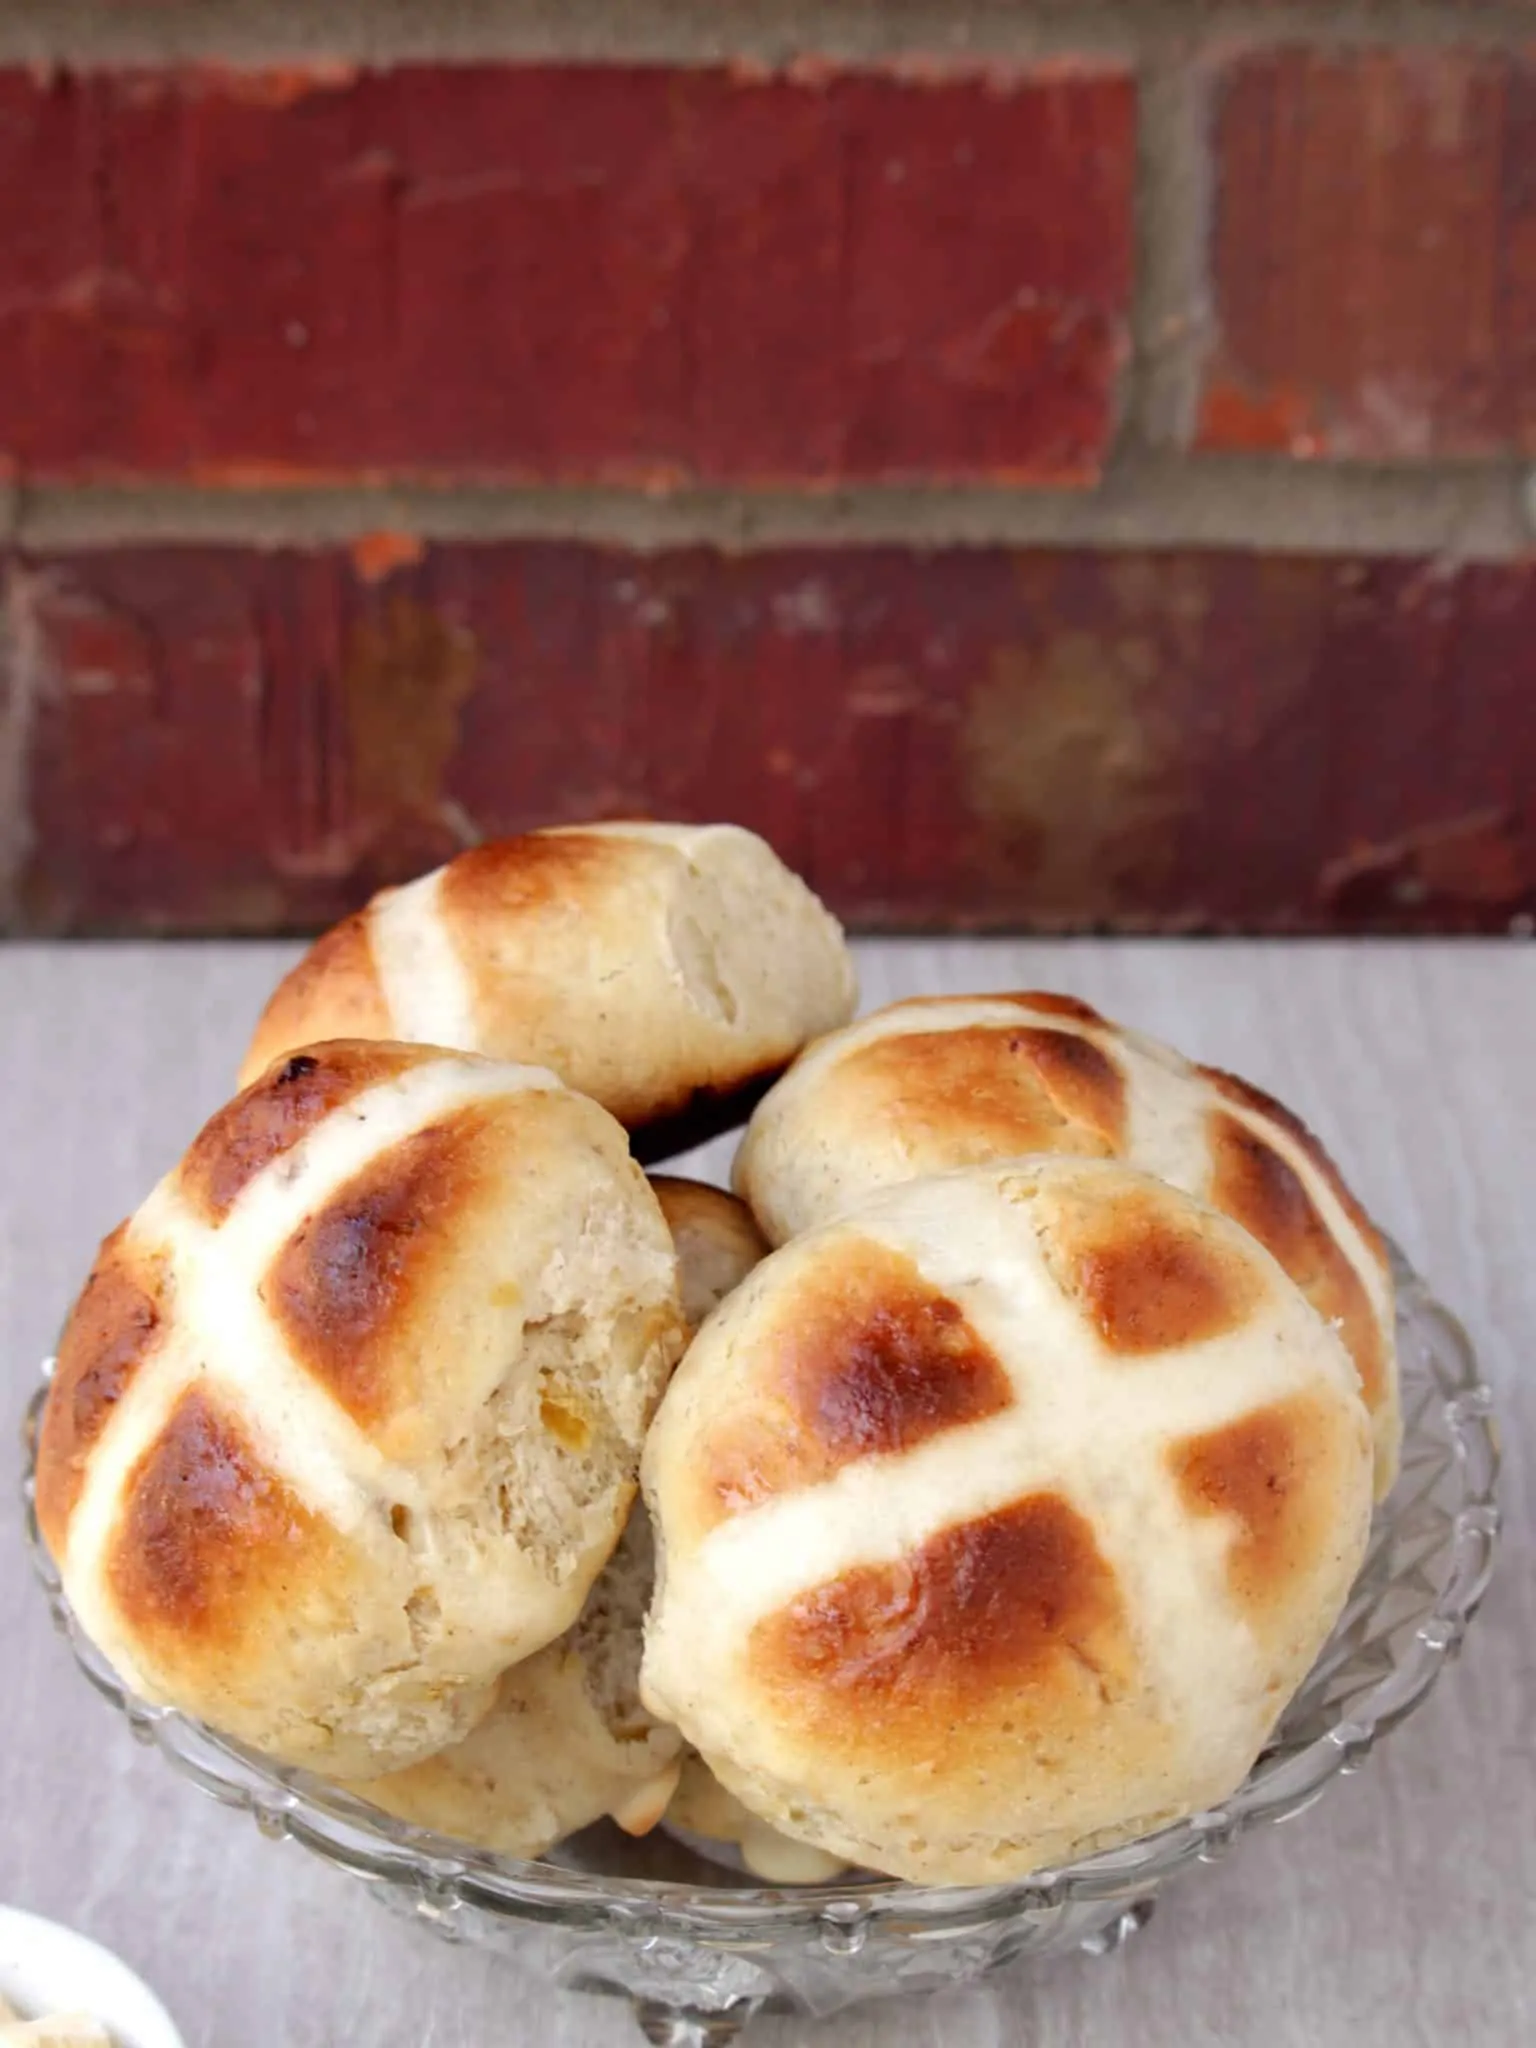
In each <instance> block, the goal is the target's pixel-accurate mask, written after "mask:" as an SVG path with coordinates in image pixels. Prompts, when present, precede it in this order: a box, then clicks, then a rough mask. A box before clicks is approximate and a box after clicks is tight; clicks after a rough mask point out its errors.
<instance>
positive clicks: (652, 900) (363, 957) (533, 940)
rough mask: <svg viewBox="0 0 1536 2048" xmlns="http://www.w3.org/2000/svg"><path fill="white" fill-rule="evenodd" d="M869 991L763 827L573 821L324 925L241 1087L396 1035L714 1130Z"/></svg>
mask: <svg viewBox="0 0 1536 2048" xmlns="http://www.w3.org/2000/svg"><path fill="white" fill-rule="evenodd" d="M855 999H856V988H855V982H854V975H853V969H852V965H851V962H850V959H849V955H848V951H847V947H846V946H845V944H844V941H843V936H842V932H841V930H840V929H839V927H838V925H837V923H836V920H835V919H833V918H832V917H831V916H830V915H829V913H828V912H827V911H826V910H825V909H824V908H823V907H822V905H821V904H820V903H819V902H818V901H817V899H816V898H815V896H813V895H812V893H811V892H810V890H809V889H807V888H806V887H805V885H804V884H803V883H802V882H801V881H800V880H799V879H798V878H797V877H796V876H794V875H792V874H791V873H790V871H789V870H788V869H787V868H786V867H785V866H784V865H783V863H782V862H781V861H779V860H778V858H777V857H776V856H775V855H774V853H773V852H772V850H771V849H770V848H769V847H768V846H767V845H766V844H765V843H764V842H763V841H762V840H761V839H759V838H757V837H756V836H755V835H754V834H752V833H750V832H745V831H742V830H741V829H740V828H738V827H735V826H719V825H716V826H689V825H645V824H604V825H591V826H582V827H570V828H565V827H562V828H558V829H552V830H548V831H542V832H530V833H525V834H523V835H522V836H521V837H519V838H515V839H504V840H498V841H495V842H493V843H490V844H487V845H484V846H477V847H474V848H472V849H471V850H470V851H468V852H466V853H462V854H460V855H459V856H458V857H457V858H456V859H455V860H452V861H450V862H449V863H448V864H447V866H446V867H443V868H439V869H437V870H435V871H434V872H433V873H431V874H429V875H424V876H422V877H421V878H420V879H419V880H418V881H415V882H411V883H409V884H407V885H406V886H404V887H402V888H397V889H386V890H383V891H382V892H381V893H380V894H379V895H378V896H376V897H375V898H374V899H373V901H372V902H371V903H370V904H368V906H367V907H366V908H365V909H364V910H362V911H360V912H359V913H358V914H357V915H356V916H353V917H350V918H347V919H346V920H345V921H344V922H343V923H341V924H339V925H337V926H336V927H335V929H334V930H332V931H330V932H327V933H326V934H325V936H324V937H323V938H321V939H320V940H318V941H317V942H316V944H315V945H314V947H312V948H311V950H310V952H309V953H308V954H307V955H306V956H305V958H304V959H303V960H301V961H300V962H299V964H298V965H297V966H296V967H295V968H294V969H293V971H292V973H291V974H290V975H289V976H288V977H287V979H286V980H285V981H284V982H283V983H282V985H281V986H280V987H279V988H278V990H277V991H276V993H275V994H274V995H273V997H272V1000H271V1001H270V1003H269V1004H268V1006H267V1009H266V1012H265V1014H264V1015H263V1017H262V1019H261V1022H260V1024H259V1025H258V1027H257V1031H256V1035H255V1038H254V1040H253V1042H252V1045H251V1047H250V1050H249V1052H248V1054H247V1057H246V1061H245V1065H244V1067H243V1069H242V1079H245V1080H248V1079H250V1078H252V1077H253V1076H254V1075H255V1074H256V1073H257V1072H259V1071H260V1070H261V1069H262V1068H263V1067H264V1066H265V1065H266V1064H267V1063H268V1062H269V1061H270V1060H271V1059H273V1058H274V1057H276V1056H277V1055H278V1054H279V1053H281V1052H284V1051H286V1050H288V1049H289V1048H290V1047H291V1046H293V1045H294V1044H308V1043H311V1042H315V1041H319V1040H324V1039H327V1038H331V1037H375V1036H377V1037H387V1038H395V1039H403V1040H410V1041H413V1042H414V1041H421V1042H425V1043H430V1044H438V1045H447V1046H454V1047H457V1048H460V1049H462V1050H464V1051H469V1052H481V1053H487V1054H490V1055H492V1056H494V1057H496V1058H499V1059H511V1060H518V1061H524V1062H529V1063H532V1064H536V1065H539V1066H546V1067H549V1068H551V1069H553V1071H554V1072H556V1073H558V1074H559V1075H560V1076H561V1078H562V1079H563V1080H565V1081H566V1082H568V1083H569V1085H570V1086H571V1087H573V1088H576V1089H578V1090H579V1091H580V1092H581V1093H583V1094H586V1095H590V1096H592V1097H593V1098H594V1099H595V1100H596V1101H598V1102H601V1103H602V1104H603V1105H604V1107H605V1108H607V1109H609V1110H610V1111H612V1113H613V1114H614V1115H615V1116H617V1117H618V1118H619V1120H620V1121H621V1122H622V1123H624V1124H625V1125H626V1126H627V1127H628V1128H629V1129H631V1130H641V1129H647V1128H649V1127H652V1126H655V1125H659V1124H664V1123H670V1122H672V1121H673V1120H687V1119H689V1118H696V1119H697V1120H698V1121H699V1126H700V1129H701V1130H702V1129H705V1128H707V1127H708V1125H709V1121H710V1120H711V1119H713V1120H714V1121H716V1122H718V1121H719V1120H721V1119H722V1118H725V1117H726V1116H728V1115H729V1105H730V1104H732V1103H734V1102H736V1101H737V1100H738V1099H739V1098H745V1101H744V1105H743V1107H742V1109H741V1111H740V1113H741V1114H744V1113H745V1107H747V1106H750V1099H751V1097H752V1096H753V1095H754V1093H755V1092H758V1091H760V1089H761V1087H762V1086H763V1085H764V1083H765V1082H766V1081H767V1080H768V1079H769V1078H771V1077H772V1075H774V1074H775V1073H777V1072H779V1071H781V1070H782V1068H783V1067H784V1066H785V1065H786V1064H787V1062H788V1061H789V1060H790V1059H791V1058H793V1056H794V1054H795V1053H796V1052H797V1051H798V1050H799V1049H800V1047H801V1046H802V1045H804V1044H805V1043H806V1042H807V1041H808V1040H809V1039H811V1038H813V1037H815V1036H816V1035H817V1034H818V1033H820V1032H822V1031H826V1030H830V1029H831V1028H832V1027H833V1026H834V1025H837V1024H840V1023H842V1022H844V1021H845V1020H846V1019H847V1018H848V1017H849V1016H851V1015H852V1012H853V1007H854V1002H855ZM694 1135H696V1133H695V1132H693V1131H685V1132H681V1133H679V1140H678V1142H679V1144H681V1142H682V1141H683V1139H684V1138H685V1137H686V1138H692V1137H693V1136H694Z"/></svg>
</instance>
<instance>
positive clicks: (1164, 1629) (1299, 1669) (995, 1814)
mask: <svg viewBox="0 0 1536 2048" xmlns="http://www.w3.org/2000/svg"><path fill="white" fill-rule="evenodd" d="M643 1477H644V1484H645V1488H646V1493H647V1498H648V1501H649V1504H650V1507H651V1512H652V1516H653V1519H654V1521H655V1523H656V1526H657V1529H658V1532H659V1538H660V1543H659V1548H660V1553H661V1558H662V1565H661V1571H660V1579H659V1585H658V1591H657V1596H656V1602H655V1605H654V1607H653V1611H652V1617H651V1623H650V1628H649V1631H648V1636H647V1647H646V1657H645V1664H644V1667H643V1673H642V1691H643V1694H644V1697H645V1698H646V1700H647V1702H648V1704H649V1705H650V1706H651V1708H652V1710H653V1711H654V1712H655V1713H657V1714H658V1715H661V1716H663V1717H665V1718H668V1719H671V1720H673V1721H675V1722H676V1723H677V1725H678V1726H680V1727H681V1729H682V1730H683V1733H684V1734H685V1735H686V1736H687V1738H688V1740H689V1742H690V1743H691V1744H692V1745H693V1746H694V1747H695V1748H696V1749H697V1750H698V1751H699V1752H700V1754H701V1755H702V1756H703V1758H704V1760H705V1762H706V1763H707V1764H708V1765H709V1766H710V1768H711V1769H712V1770H713V1771H714V1773H715V1774H716V1776H717V1777H718V1778H719V1779H720V1781H721V1783H722V1784H723V1785H724V1786H725V1788H726V1789H727V1791H729V1792H731V1793H734V1794H735V1795H736V1796H737V1797H738V1798H739V1799H740V1800H741V1801H742V1802H743V1803H744V1804H745V1805H746V1806H747V1807H748V1808H749V1809H750V1810H751V1811H752V1812H753V1813H755V1814H756V1815H758V1816H759V1817H760V1818H762V1819H764V1820H766V1821H767V1822H769V1823H770V1824H771V1825H774V1826H779V1827H782V1828H784V1829H785V1830H787V1831H788V1832H789V1833H791V1834H793V1835H795V1836H797V1837H799V1838H801V1839H803V1840H805V1841H808V1842H810V1843H812V1844H814V1845H815V1846H817V1847H819V1848H821V1849H824V1850H826V1851H828V1852H829V1853H830V1854H833V1855H835V1856H839V1857H842V1858H844V1859H846V1860H847V1861H848V1862H851V1863H854V1864H858V1865H861V1866H867V1867H870V1868H873V1869H877V1870H883V1871H887V1872H890V1873H892V1874H894V1875H897V1876H901V1877H906V1878H910V1879H913V1880H916V1881H921V1882H933V1883H985V1882H990V1881H992V1880H995V1879H1000V1878H1010V1877H1018V1876H1023V1875H1025V1874H1027V1873H1028V1872H1030V1871H1031V1870H1034V1869H1036V1868H1039V1867H1041V1866H1043V1865H1045V1864H1047V1863H1052V1862H1055V1861H1058V1860H1060V1859H1062V1858H1064V1857H1067V1856H1072V1855H1076V1854H1079V1853H1082V1852H1084V1851H1086V1850H1089V1849H1092V1848H1095V1847H1101V1846H1105V1845H1107V1844H1109V1843H1112V1842H1118V1841H1124V1840H1127V1839H1130V1838H1131V1837H1133V1836H1135V1835H1138V1834H1141V1833H1144V1832H1146V1831H1147V1830H1148V1829H1150V1828H1153V1827H1155V1826H1158V1825H1160V1824H1162V1823H1163V1822H1166V1821H1169V1820H1172V1819H1174V1818H1176V1817H1178V1816H1180V1815H1182V1814H1185V1813H1188V1812H1190V1811H1193V1810H1195V1809H1197V1808H1199V1807H1201V1806H1203V1805H1206V1804H1208V1803H1212V1802H1214V1801H1216V1800H1219V1799H1221V1798H1223V1797H1225V1796H1226V1795H1227V1794H1229V1793H1230V1792H1231V1791H1232V1790H1233V1789H1234V1788H1235V1786H1236V1785H1237V1784H1238V1783H1239V1782H1240V1781H1241V1779H1242V1778H1243V1776H1244V1775H1245V1773H1246V1772H1247V1770H1248V1769H1249V1768H1250V1767H1251V1765H1252V1763H1253V1761H1254V1758H1255V1756H1256V1755H1257V1754H1258V1751H1259V1749H1260V1747H1261V1746H1262V1744H1263V1742H1264V1740H1265V1739H1266V1737H1267V1736H1268V1734H1269V1732H1270V1729H1271V1727H1272V1726H1273V1723H1274V1721H1275V1719H1276V1717H1277V1716H1278V1714H1279V1712H1280V1710H1281V1708H1282V1707H1283V1706H1284V1704H1285V1702H1286V1701H1287V1700H1288V1699H1289V1697H1290V1696H1291V1694H1292V1693H1293V1691H1294V1690H1295V1688H1296V1687H1297V1685H1299V1683H1300V1682H1301V1679H1302V1678H1303V1676H1304V1675H1305V1673H1306V1671H1307V1670H1308V1669H1309V1668H1310V1666H1311V1664H1312V1662H1313V1660H1314V1658H1315V1657H1316V1654H1317V1652H1318V1650H1319V1649H1320V1647H1321V1645H1322V1643H1323V1642H1324V1640H1325V1639H1326V1637H1327V1635H1328V1632H1329V1630H1330V1629H1331V1627H1332V1626H1333V1623H1334V1621H1335V1620H1336V1618H1337V1615H1338V1613H1339V1611H1340V1609H1341V1607H1342V1605H1343V1602H1344V1599H1345V1597H1346V1594H1347V1590H1348V1587H1349V1585H1350V1583H1351V1581H1352V1579H1353V1577H1354V1574H1355V1572H1356V1570H1357V1568H1358V1566H1359V1563H1360V1560H1361V1557H1362V1555H1363V1551H1364V1544H1365V1538H1366V1534H1367V1530H1368V1525H1369V1519H1370V1494H1371V1446H1370V1432H1369V1426H1368V1419H1367V1416H1366V1413H1365V1410H1364V1407H1363V1404H1362V1403H1361V1400H1360V1398H1359V1393H1358V1388H1357V1384H1356V1381H1355V1375H1354V1372H1353V1369H1352V1367H1351V1364H1350V1361H1349V1358H1348V1355H1347V1353H1346V1352H1345V1351H1344V1349H1343V1347H1342V1345H1341V1343H1340V1341H1339V1339H1338V1337H1337V1335H1336V1334H1335V1333H1334V1331H1333V1330H1332V1329H1330V1328H1329V1326H1328V1325H1327V1324H1326V1323H1324V1322H1323V1321H1322V1320H1321V1318H1319V1316H1318V1315H1317V1314H1316V1312H1315V1311H1314V1310H1313V1309H1312V1308H1311V1307H1310V1305H1309V1304H1308V1303H1307V1302H1306V1300H1305V1299H1304V1298H1303V1297H1302V1295H1301V1294H1300V1293H1299V1291H1298V1290H1297V1289H1296V1288H1295V1286H1294V1285H1293V1284H1292V1283H1291V1282H1290V1280H1289V1279H1288V1278H1287V1277H1286V1275H1285V1274H1284V1273H1283V1271H1282V1270H1281V1269H1280V1267H1279V1266H1278V1265H1277V1264H1276V1263H1275V1261H1274V1260H1273V1259H1272V1258H1271V1257H1270V1255H1269V1254H1268V1253H1267V1252H1265V1251H1264V1250H1263V1249H1262V1247H1260V1246H1259V1245H1258V1244H1257V1243H1256V1242H1255V1241H1254V1240H1253V1239H1252V1238H1251V1237H1249V1236H1248V1235H1247V1233H1245V1232H1244V1231H1242V1230H1241V1229H1240V1228H1238V1227H1237V1226H1236V1225H1234V1224H1233V1223H1231V1222H1230V1221H1229V1220H1228V1219H1227V1218H1225V1217H1223V1216H1221V1215H1220V1214H1218V1213H1217V1212H1215V1211H1214V1210H1212V1209H1210V1208H1208V1207H1207V1206H1206V1205H1204V1204H1202V1203H1200V1202H1197V1201H1195V1200H1193V1199H1192V1198H1190V1197H1188V1196H1186V1195H1183V1194H1181V1193H1180V1192H1178V1191H1177V1190H1175V1189H1173V1188H1170V1187H1168V1186H1167V1185H1165V1184H1164V1183H1161V1182H1159V1181H1156V1180H1152V1179H1150V1178H1149V1177H1147V1176H1145V1175H1142V1174H1138V1173H1135V1172H1132V1171H1130V1170H1128V1169H1126V1168H1124V1167H1121V1166H1119V1165H1116V1164H1113V1163H1102V1162H1080V1161H1071V1160H1029V1161H1023V1162H1015V1163H1013V1164H1011V1165H1001V1166H996V1167H988V1168H977V1169H971V1170H969V1171H965V1172H961V1173H957V1174H953V1175H946V1176H942V1177H938V1178H933V1179H928V1180H923V1181H915V1182H910V1183H907V1184H905V1185H903V1186H900V1187H896V1188H892V1189H890V1190H887V1191H886V1192H885V1193H884V1194H883V1195H881V1196H878V1197H875V1198H873V1199H871V1200H870V1201H869V1202H868V1203H866V1204H864V1205H862V1206H861V1207H860V1208H859V1209H858V1210H856V1211H853V1212H851V1213H850V1214H849V1215H847V1216H845V1217H844V1218H842V1219H841V1220H839V1221H838V1222H836V1223H833V1224H829V1225H826V1226H824V1227H822V1228H821V1229H818V1230H816V1231H813V1232H811V1233H809V1234H807V1235H805V1236H803V1237H800V1238H798V1239H796V1240H795V1241H794V1242H793V1243H791V1244H789V1245H788V1246H786V1247H785V1248H784V1249H782V1250H781V1251H779V1252H777V1253H775V1254H774V1255H773V1256H772V1257H771V1258H769V1259H768V1260H766V1261H765V1262H764V1263H763V1264H762V1265H761V1266H759V1267H758V1268H757V1269H756V1271H755V1272H754V1273H753V1274H752V1275H751V1276H750V1277H749V1278H748V1279H747V1280H746V1282H745V1283H744V1284H743V1285H742V1286H741V1287H740V1288H739V1289H738V1290H737V1291H736V1293H735V1294H734V1295H732V1296H731V1297H730V1299H729V1300H728V1301H727V1302H726V1303H725V1304H724V1305H723V1307H722V1308H721V1309H720V1310H719V1311H718V1312H717V1314H716V1315H715V1316H714V1317H712V1318H711V1320H710V1322H709V1323H708V1324H707V1325H706V1326H705V1328H704V1330H703V1331H702V1333H701V1334H700V1335H699V1336H698V1337H697V1338H696V1339H695V1341H694V1343H693V1345H692V1346H691V1348H690V1350H689V1352H688V1354H687V1357H686V1358H685V1360H684V1363H683V1366H682V1368H681V1369H680V1371H679V1373H678V1375H677V1377H676V1379H675V1380H674V1382H673V1384H672V1387H671V1389H670V1390H669V1392H668V1394H667V1397H666V1399H665V1401H664V1402H663V1405H662V1408H661V1411H660V1413H659V1415H658V1417H657V1420H656V1423H655V1425H654V1426H653V1429H652V1432H651V1435H650V1438H649V1440H648V1442H647V1446H646V1453H645V1460H644V1467H643Z"/></svg>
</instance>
